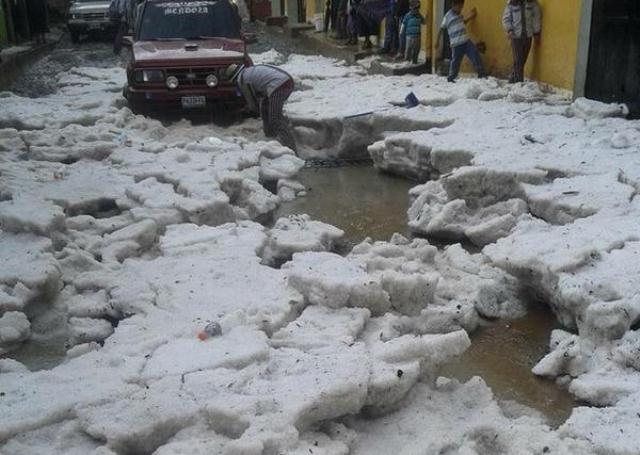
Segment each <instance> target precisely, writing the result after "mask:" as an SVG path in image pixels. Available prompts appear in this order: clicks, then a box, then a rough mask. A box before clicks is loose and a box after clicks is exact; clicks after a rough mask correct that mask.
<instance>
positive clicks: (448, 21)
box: [436, 0, 487, 82]
mask: <svg viewBox="0 0 640 455" xmlns="http://www.w3.org/2000/svg"><path fill="white" fill-rule="evenodd" d="M462 8H464V0H453V3H452V5H451V9H450V10H449V11H448V12H447V14H445V16H444V19H443V20H442V25H441V28H440V33H439V34H438V40H437V42H436V47H440V40H441V39H442V34H443V32H444V30H445V29H446V30H447V33H448V34H449V44H450V45H451V66H450V67H449V77H448V78H447V80H448V81H449V82H455V80H456V79H457V78H458V74H459V73H460V65H461V64H462V59H463V58H464V56H465V55H466V56H467V57H468V58H469V60H471V63H472V64H473V67H474V68H475V69H476V71H477V73H478V77H480V78H482V77H486V76H487V73H486V72H485V70H484V65H483V64H482V59H481V58H480V54H479V53H478V49H477V48H476V45H475V44H473V41H471V40H470V39H469V35H467V28H466V27H465V24H466V23H467V22H469V21H471V20H473V19H475V17H476V16H477V15H478V12H477V11H476V9H475V8H473V9H472V10H471V13H470V14H469V16H468V17H466V18H465V17H464V16H463V15H462Z"/></svg>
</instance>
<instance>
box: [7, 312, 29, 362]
mask: <svg viewBox="0 0 640 455" xmlns="http://www.w3.org/2000/svg"><path fill="white" fill-rule="evenodd" d="M29 335H31V324H30V323H29V320H28V319H27V316H25V314H24V313H20V312H18V311H8V312H6V313H4V314H3V315H2V317H0V355H1V354H5V353H7V352H9V351H11V350H12V349H15V348H16V347H17V346H18V345H19V344H20V343H22V342H23V341H24V340H26V339H27V338H29Z"/></svg>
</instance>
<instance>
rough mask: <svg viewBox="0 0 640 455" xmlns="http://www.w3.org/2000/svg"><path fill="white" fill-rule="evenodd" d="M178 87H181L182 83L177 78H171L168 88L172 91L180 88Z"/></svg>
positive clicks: (168, 81) (168, 80)
mask: <svg viewBox="0 0 640 455" xmlns="http://www.w3.org/2000/svg"><path fill="white" fill-rule="evenodd" d="M178 85H180V82H179V81H178V78H177V77H175V76H169V77H168V78H167V87H168V88H169V89H171V90H175V89H177V88H178Z"/></svg>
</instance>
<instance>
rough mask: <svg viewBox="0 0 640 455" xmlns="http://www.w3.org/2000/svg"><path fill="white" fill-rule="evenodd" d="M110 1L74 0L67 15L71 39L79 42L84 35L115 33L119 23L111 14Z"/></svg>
mask: <svg viewBox="0 0 640 455" xmlns="http://www.w3.org/2000/svg"><path fill="white" fill-rule="evenodd" d="M109 3H110V2H109V1H104V0H73V1H72V2H71V5H70V6H69V12H68V15H67V27H68V28H69V33H70V34H71V41H73V42H74V43H77V42H78V41H80V38H81V36H82V35H89V34H93V33H105V32H108V33H115V31H116V29H117V28H118V24H117V23H116V22H113V21H112V20H111V17H110V15H109Z"/></svg>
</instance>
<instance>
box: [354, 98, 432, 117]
mask: <svg viewBox="0 0 640 455" xmlns="http://www.w3.org/2000/svg"><path fill="white" fill-rule="evenodd" d="M418 104H420V101H419V100H418V97H417V96H416V95H415V93H413V92H410V93H409V94H408V95H407V96H406V97H405V98H404V107H405V108H407V109H411V108H413V107H416V106H417V105H418ZM389 109H392V108H390V107H385V108H384V109H377V110H375V111H369V112H361V113H359V114H353V115H347V116H345V117H343V119H344V120H347V119H351V118H357V117H365V116H367V115H371V114H375V113H376V112H384V111H388V110H389Z"/></svg>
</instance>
